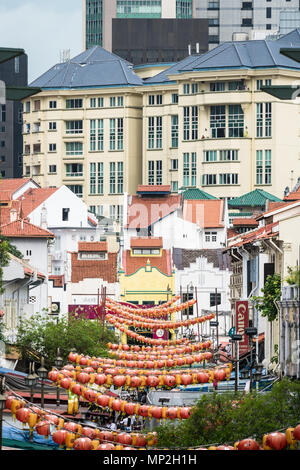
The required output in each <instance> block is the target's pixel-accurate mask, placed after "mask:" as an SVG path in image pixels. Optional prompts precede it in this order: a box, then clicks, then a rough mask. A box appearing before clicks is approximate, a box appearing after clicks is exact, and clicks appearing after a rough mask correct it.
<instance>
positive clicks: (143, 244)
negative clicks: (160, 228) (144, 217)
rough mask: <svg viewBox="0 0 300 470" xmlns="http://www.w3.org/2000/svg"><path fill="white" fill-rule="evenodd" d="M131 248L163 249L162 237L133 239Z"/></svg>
mask: <svg viewBox="0 0 300 470" xmlns="http://www.w3.org/2000/svg"><path fill="white" fill-rule="evenodd" d="M130 246H131V248H162V246H163V239H162V237H132V238H131V239H130Z"/></svg>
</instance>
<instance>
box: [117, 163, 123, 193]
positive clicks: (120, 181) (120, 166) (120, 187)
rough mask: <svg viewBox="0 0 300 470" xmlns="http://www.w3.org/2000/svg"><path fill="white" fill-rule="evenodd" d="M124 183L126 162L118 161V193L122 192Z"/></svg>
mask: <svg viewBox="0 0 300 470" xmlns="http://www.w3.org/2000/svg"><path fill="white" fill-rule="evenodd" d="M123 183H124V164H123V162H118V193H119V194H122V193H123V191H124V189H123Z"/></svg>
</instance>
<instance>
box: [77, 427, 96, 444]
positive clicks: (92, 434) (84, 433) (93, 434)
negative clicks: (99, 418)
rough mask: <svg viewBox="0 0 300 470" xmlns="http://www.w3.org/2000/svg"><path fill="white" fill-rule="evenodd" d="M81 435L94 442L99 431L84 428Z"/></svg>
mask: <svg viewBox="0 0 300 470" xmlns="http://www.w3.org/2000/svg"><path fill="white" fill-rule="evenodd" d="M81 434H82V436H84V437H88V438H89V439H91V441H92V440H93V439H95V438H96V437H97V435H98V430H97V429H93V428H89V427H83V428H82V430H81Z"/></svg>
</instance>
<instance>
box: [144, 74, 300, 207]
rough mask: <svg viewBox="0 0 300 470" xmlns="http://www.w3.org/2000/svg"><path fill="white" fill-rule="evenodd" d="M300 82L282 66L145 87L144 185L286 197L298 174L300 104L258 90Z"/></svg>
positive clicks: (194, 76) (174, 78) (222, 194)
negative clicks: (168, 185) (250, 192)
mask: <svg viewBox="0 0 300 470" xmlns="http://www.w3.org/2000/svg"><path fill="white" fill-rule="evenodd" d="M299 78H300V75H299V72H295V71H290V70H289V71H287V70H280V69H277V70H274V69H267V68H266V69H264V70H214V71H199V72H197V71H195V72H192V73H180V74H176V75H169V79H170V82H171V83H165V84H155V83H153V84H151V85H150V84H149V85H148V86H147V84H145V86H144V87H143V89H142V90H143V95H144V96H143V184H170V185H171V188H172V191H174V192H176V191H178V189H180V188H182V187H193V186H195V187H201V188H203V189H204V190H205V191H208V192H209V193H210V194H212V195H213V196H216V197H230V198H234V197H237V196H240V195H242V194H245V193H247V192H249V191H252V190H254V189H256V188H260V189H264V190H266V191H268V192H270V193H272V194H274V195H276V196H278V197H282V195H283V192H284V189H285V187H286V186H289V185H290V184H291V178H292V176H293V174H294V175H297V174H298V173H299V172H300V154H299V143H300V141H299V136H300V133H299V132H300V119H299V117H300V115H299V112H300V106H299V104H297V103H295V102H287V101H286V102H284V101H280V100H277V99H276V98H274V97H272V96H270V95H268V94H267V93H265V92H263V91H261V89H260V88H261V86H262V85H268V84H271V83H272V84H273V85H288V84H290V83H291V82H292V81H296V80H299ZM176 102H177V103H176ZM149 103H153V104H149ZM157 103H159V104H157ZM160 129H162V131H161V130H160ZM153 180H154V183H153Z"/></svg>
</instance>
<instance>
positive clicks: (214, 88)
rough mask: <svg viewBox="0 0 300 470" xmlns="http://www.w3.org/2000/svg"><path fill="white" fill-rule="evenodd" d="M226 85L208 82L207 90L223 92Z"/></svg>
mask: <svg viewBox="0 0 300 470" xmlns="http://www.w3.org/2000/svg"><path fill="white" fill-rule="evenodd" d="M225 89H226V83H225V82H210V84H209V90H210V91H225Z"/></svg>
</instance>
